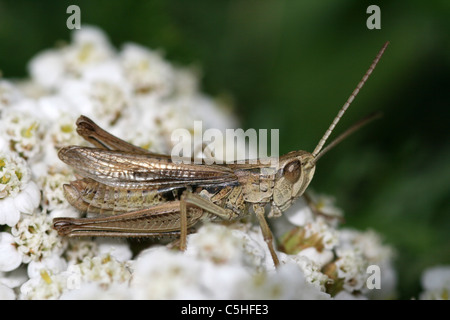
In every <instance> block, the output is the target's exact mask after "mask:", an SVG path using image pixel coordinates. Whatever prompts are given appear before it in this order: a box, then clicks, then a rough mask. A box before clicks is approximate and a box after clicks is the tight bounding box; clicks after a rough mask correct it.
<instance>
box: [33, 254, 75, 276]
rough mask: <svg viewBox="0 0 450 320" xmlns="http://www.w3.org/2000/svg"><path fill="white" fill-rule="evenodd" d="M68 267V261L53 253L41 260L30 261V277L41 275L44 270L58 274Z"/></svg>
mask: <svg viewBox="0 0 450 320" xmlns="http://www.w3.org/2000/svg"><path fill="white" fill-rule="evenodd" d="M66 269H67V261H66V260H65V259H63V258H62V257H60V256H59V255H56V254H54V255H51V256H49V257H46V258H43V259H41V260H39V261H37V260H33V261H30V263H29V264H28V267H27V273H28V277H30V278H34V277H40V276H41V275H42V273H43V272H47V273H48V274H58V273H60V272H63V271H65V270H66Z"/></svg>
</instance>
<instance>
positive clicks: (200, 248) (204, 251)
mask: <svg viewBox="0 0 450 320" xmlns="http://www.w3.org/2000/svg"><path fill="white" fill-rule="evenodd" d="M188 240H189V241H188V248H187V250H186V253H187V254H192V255H194V256H196V257H198V258H200V259H208V260H210V261H212V262H214V263H218V264H235V263H241V261H242V260H243V256H244V252H243V250H242V249H243V247H244V241H243V240H242V238H241V239H239V238H238V237H236V236H235V235H234V234H233V232H232V230H230V229H229V228H227V227H225V226H221V225H218V224H212V223H210V224H207V225H204V226H203V227H202V228H200V229H199V230H198V232H196V233H194V234H191V235H189V239H188Z"/></svg>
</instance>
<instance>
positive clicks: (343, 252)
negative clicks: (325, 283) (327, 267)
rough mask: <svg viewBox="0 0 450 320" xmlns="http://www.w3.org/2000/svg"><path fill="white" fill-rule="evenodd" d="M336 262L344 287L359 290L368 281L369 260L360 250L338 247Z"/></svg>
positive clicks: (349, 289)
mask: <svg viewBox="0 0 450 320" xmlns="http://www.w3.org/2000/svg"><path fill="white" fill-rule="evenodd" d="M336 254H337V256H338V259H337V260H336V262H335V265H336V271H337V277H338V278H339V279H342V280H343V288H344V289H345V290H347V291H349V292H353V291H358V290H361V288H363V286H364V285H365V283H366V280H367V277H368V274H367V273H366V270H367V266H368V264H367V261H366V260H365V259H364V258H363V256H362V254H361V252H359V250H353V249H337V250H336Z"/></svg>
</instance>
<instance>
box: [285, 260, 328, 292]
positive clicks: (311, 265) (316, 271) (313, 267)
mask: <svg viewBox="0 0 450 320" xmlns="http://www.w3.org/2000/svg"><path fill="white" fill-rule="evenodd" d="M290 258H291V259H292V260H293V261H295V263H296V264H297V265H298V266H299V267H300V268H301V270H302V271H303V273H304V276H305V279H306V280H307V281H308V282H310V283H311V284H313V285H314V286H316V288H317V289H319V290H320V291H322V292H325V284H327V282H329V281H330V278H329V277H328V276H327V275H325V274H323V273H322V272H321V271H320V268H321V266H320V265H318V264H317V263H315V262H314V261H313V260H310V259H309V258H307V257H305V256H301V255H293V256H290Z"/></svg>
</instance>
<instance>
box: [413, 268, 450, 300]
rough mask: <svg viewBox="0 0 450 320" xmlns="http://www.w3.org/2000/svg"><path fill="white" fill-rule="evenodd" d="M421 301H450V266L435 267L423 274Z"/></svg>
mask: <svg viewBox="0 0 450 320" xmlns="http://www.w3.org/2000/svg"><path fill="white" fill-rule="evenodd" d="M421 280H422V281H421V282H422V288H423V290H424V291H423V292H422V293H421V294H420V296H419V298H420V299H421V300H450V266H448V265H447V266H435V267H431V268H428V269H426V270H425V271H424V272H423V274H422V279H421Z"/></svg>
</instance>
